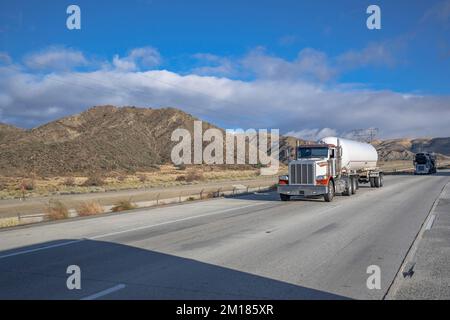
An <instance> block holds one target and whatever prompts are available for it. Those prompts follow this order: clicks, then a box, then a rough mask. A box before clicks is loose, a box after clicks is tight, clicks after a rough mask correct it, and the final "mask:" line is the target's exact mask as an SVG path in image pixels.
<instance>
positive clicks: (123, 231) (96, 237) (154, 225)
mask: <svg viewBox="0 0 450 320" xmlns="http://www.w3.org/2000/svg"><path fill="white" fill-rule="evenodd" d="M262 204H266V202H264V203H257V204H250V205H247V206H242V207H238V208H229V209H225V210H220V211H216V212H212V213H211V212H210V213H205V214H200V215H197V216H192V217H187V218H182V219H177V220H171V221H166V222H161V223H157V224H151V225H148V226H142V227H137V228H132V229H127V230H122V231H116V232H110V233H105V234H100V235H97V236H94V237H89V238H88V239H90V240H95V239H100V238H106V237H109V236H115V235H118V234H122V233H127V232H132V231H138V230H144V229H150V228H154V227H159V226H163V225H166V224H171V223H176V222H181V221H187V220H191V219H196V218H202V217H207V216H213V215H217V214H221V213H224V212H228V211H233V210H237V209H243V208H248V207H255V206H259V205H262Z"/></svg>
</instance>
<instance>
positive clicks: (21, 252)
mask: <svg viewBox="0 0 450 320" xmlns="http://www.w3.org/2000/svg"><path fill="white" fill-rule="evenodd" d="M83 240H84V239H79V240H73V241H67V242H62V243H57V244H52V245H50V246H45V247H40V248H35V249H29V250H24V251H17V252H14V253H10V254H5V255H3V256H0V259H4V258H9V257H13V256H18V255H21V254H26V253H31V252H36V251H41V250H47V249H52V248H57V247H63V246H68V245H70V244H74V243H77V242H81V241H83Z"/></svg>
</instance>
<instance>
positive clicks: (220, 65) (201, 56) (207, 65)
mask: <svg viewBox="0 0 450 320" xmlns="http://www.w3.org/2000/svg"><path fill="white" fill-rule="evenodd" d="M193 57H194V58H195V59H196V60H197V61H199V62H200V63H201V64H202V65H201V66H200V67H195V68H193V69H192V70H191V72H192V73H194V74H198V75H216V76H231V75H234V74H236V73H237V70H236V65H235V63H233V61H231V59H229V58H224V57H220V56H217V55H213V54H210V53H197V54H195V55H194V56H193Z"/></svg>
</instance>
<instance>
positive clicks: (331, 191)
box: [323, 180, 334, 202]
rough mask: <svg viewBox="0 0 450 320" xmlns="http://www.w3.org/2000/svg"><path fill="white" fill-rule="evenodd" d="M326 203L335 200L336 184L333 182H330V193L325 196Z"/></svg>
mask: <svg viewBox="0 0 450 320" xmlns="http://www.w3.org/2000/svg"><path fill="white" fill-rule="evenodd" d="M323 198H324V200H325V202H331V201H333V198H334V183H333V181H331V180H330V181H329V182H328V193H326V194H324V195H323Z"/></svg>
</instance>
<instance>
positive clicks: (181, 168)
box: [176, 163, 186, 171]
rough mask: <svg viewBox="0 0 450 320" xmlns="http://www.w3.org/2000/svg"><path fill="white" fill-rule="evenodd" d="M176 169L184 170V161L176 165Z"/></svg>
mask: <svg viewBox="0 0 450 320" xmlns="http://www.w3.org/2000/svg"><path fill="white" fill-rule="evenodd" d="M176 168H177V170H181V171H184V170H186V165H185V164H184V163H182V164H179V165H176Z"/></svg>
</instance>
